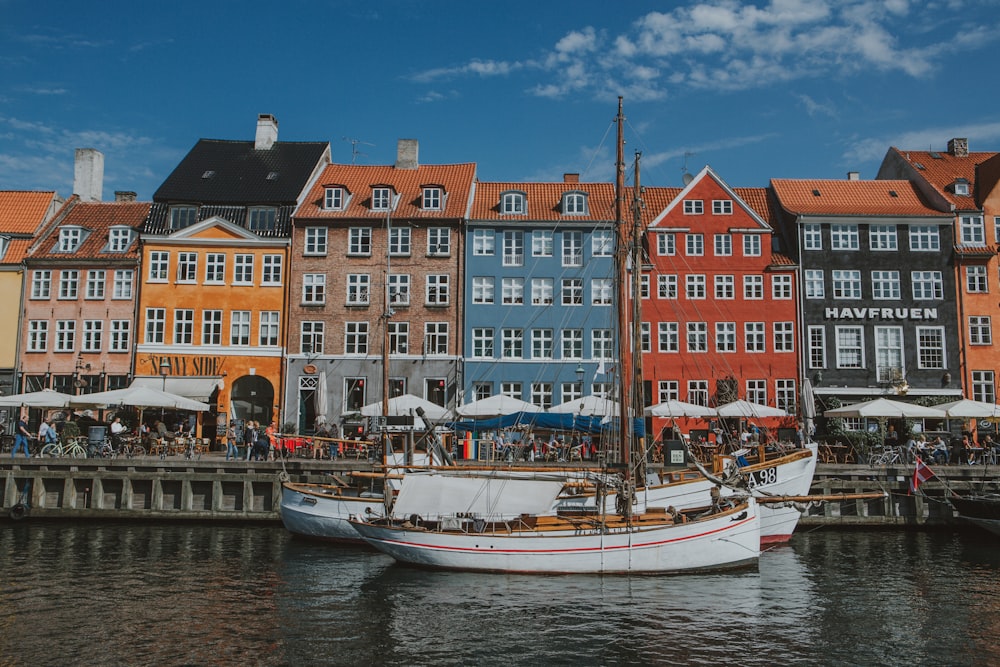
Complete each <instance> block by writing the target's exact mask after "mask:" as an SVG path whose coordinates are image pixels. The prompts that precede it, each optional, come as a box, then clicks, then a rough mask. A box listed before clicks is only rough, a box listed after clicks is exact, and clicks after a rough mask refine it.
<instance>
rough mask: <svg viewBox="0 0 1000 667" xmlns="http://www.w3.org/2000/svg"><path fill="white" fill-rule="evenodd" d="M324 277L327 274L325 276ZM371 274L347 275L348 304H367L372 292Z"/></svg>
mask: <svg viewBox="0 0 1000 667" xmlns="http://www.w3.org/2000/svg"><path fill="white" fill-rule="evenodd" d="M323 277H324V279H325V278H326V276H323ZM370 287H371V276H369V275H368V274H367V273H350V274H348V275H347V305H348V306H367V305H368V302H369V294H370V292H371V289H370Z"/></svg>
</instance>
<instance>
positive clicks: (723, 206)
mask: <svg viewBox="0 0 1000 667" xmlns="http://www.w3.org/2000/svg"><path fill="white" fill-rule="evenodd" d="M712 213H713V214H714V215H732V214H733V200H732V199H713V200H712Z"/></svg>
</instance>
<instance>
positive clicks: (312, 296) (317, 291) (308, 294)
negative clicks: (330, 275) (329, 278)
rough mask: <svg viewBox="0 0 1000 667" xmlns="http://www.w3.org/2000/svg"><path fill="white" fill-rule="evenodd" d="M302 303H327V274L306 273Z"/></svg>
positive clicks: (304, 275) (303, 282)
mask: <svg viewBox="0 0 1000 667" xmlns="http://www.w3.org/2000/svg"><path fill="white" fill-rule="evenodd" d="M302 303H310V304H319V303H326V274H325V273H305V274H303V275H302Z"/></svg>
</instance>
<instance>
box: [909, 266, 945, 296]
mask: <svg viewBox="0 0 1000 667" xmlns="http://www.w3.org/2000/svg"><path fill="white" fill-rule="evenodd" d="M910 281H911V282H912V284H913V298H914V299H923V300H930V301H940V300H941V299H943V298H944V280H943V279H942V276H941V272H940V271H911V272H910Z"/></svg>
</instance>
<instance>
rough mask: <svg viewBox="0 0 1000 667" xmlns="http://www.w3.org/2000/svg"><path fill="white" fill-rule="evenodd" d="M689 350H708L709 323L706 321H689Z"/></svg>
mask: <svg viewBox="0 0 1000 667" xmlns="http://www.w3.org/2000/svg"><path fill="white" fill-rule="evenodd" d="M687 351H688V352H708V325H706V324H705V323H704V322H688V323H687Z"/></svg>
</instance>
